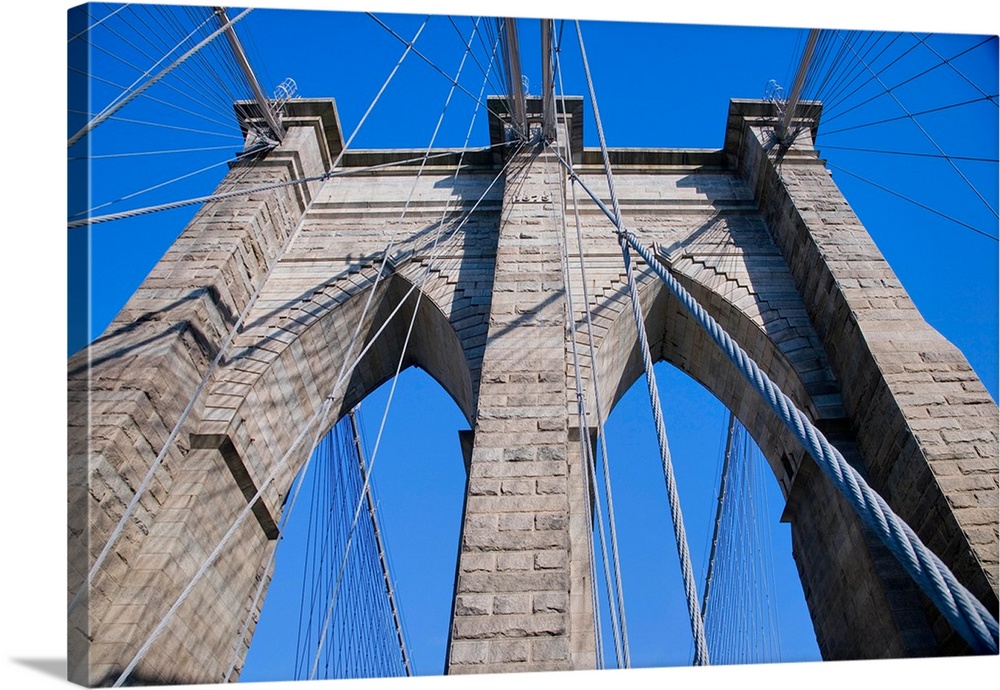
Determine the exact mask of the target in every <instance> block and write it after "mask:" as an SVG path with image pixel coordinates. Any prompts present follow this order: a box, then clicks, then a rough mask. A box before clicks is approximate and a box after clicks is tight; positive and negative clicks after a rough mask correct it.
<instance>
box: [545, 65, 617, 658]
mask: <svg viewBox="0 0 1000 690" xmlns="http://www.w3.org/2000/svg"><path fill="white" fill-rule="evenodd" d="M556 68H557V73H558V75H559V89H560V94H561V95H563V94H564V93H565V92H564V89H563V80H562V65H561V63H560V61H559V56H558V53H557V54H556ZM563 97H565V96H564V95H563ZM572 160H573V159H572V156H569V157H568V161H569V169H570V172H572V170H573V164H572ZM570 191H571V194H572V196H573V216H574V220H575V226H576V242H577V255H578V257H579V264H580V277H581V282H582V284H583V305H584V315H585V316H586V320H587V344H588V347H589V351H590V371H591V379H592V383H593V386H594V403H595V412H596V413H597V438H598V441H599V443H600V447H601V453H600V458H601V472H602V474H603V476H604V493H605V496H606V500H607V502H608V526H609V529H610V537H611V558H612V563H613V564H614V574H615V593H616V599H617V606H618V611H619V613H618V616H619V619H620V621H621V636H622V646H623V648H624V660H625V668H630V667H631V664H632V662H631V654H630V650H629V644H628V624H627V622H626V617H625V598H624V589H623V586H622V575H621V560H620V558H619V556H618V533H617V521H616V520H615V507H614V497H613V492H612V490H611V472H610V455H609V454H608V445H607V434H606V433H605V430H604V425H605V420H606V419H607V416H606V415H605V413H604V403H603V400H602V396H601V385H600V374H599V370H598V365H597V345H596V340H597V338H596V336H595V335H594V322H593V317H592V314H591V310H590V290H589V288H588V287H587V285H588V283H589V279H588V277H587V266H586V261H585V259H584V256H585V253H584V243H583V229H582V227H581V222H580V210H579V204H578V200H577V196H576V182H575V180H573V181H572V185H571V187H570Z"/></svg>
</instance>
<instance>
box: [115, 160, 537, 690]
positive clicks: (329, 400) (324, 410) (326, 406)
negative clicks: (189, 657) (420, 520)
mask: <svg viewBox="0 0 1000 690" xmlns="http://www.w3.org/2000/svg"><path fill="white" fill-rule="evenodd" d="M518 150H520V149H518ZM512 159H513V156H512ZM508 166H509V161H508V163H506V164H504V166H503V168H501V170H500V171H499V172H498V173H497V175H496V177H494V178H493V181H492V182H491V183H490V184H489V186H488V187H487V188H486V189H485V190H484V191H483V193H482V195H481V196H480V197H479V199H478V200H477V201H476V203H475V204H474V205H473V207H472V208H471V209H470V210H469V213H468V214H467V215H466V217H465V219H464V220H463V222H462V223H460V224H459V225H458V226H456V228H455V229H454V230H453V231H452V232H451V233H449V235H448V238H447V239H450V238H451V237H452V236H454V234H455V233H456V232H457V231H458V230H459V229H461V227H463V226H464V224H465V222H467V221H468V219H469V218H471V217H472V214H473V213H475V211H476V209H477V208H478V207H479V204H480V203H481V202H482V200H483V199H484V198H485V197H486V195H487V194H488V193H489V192H490V190H492V188H493V186H494V185H495V184H496V182H497V181H498V180H499V179H501V178H502V177H503V175H504V174H505V172H506V170H507V167H508ZM441 249H443V246H442V247H441V248H439V249H438V252H440V251H441ZM436 259H437V253H435V254H433V255H432V256H431V258H430V260H429V261H428V263H427V265H426V266H424V268H423V270H422V273H421V277H420V278H419V279H418V280H416V281H414V287H411V289H410V291H408V292H407V293H406V295H405V296H404V297H403V298H402V299H401V300H400V302H399V304H398V305H397V307H396V309H395V310H394V311H393V312H392V314H390V316H389V317H388V318H387V319H386V322H385V323H384V324H383V325H382V328H380V329H379V331H378V332H377V333H376V335H375V336H373V337H372V339H371V340H370V341H369V343H368V344H367V345H366V346H365V348H364V349H363V350H362V352H361V353H360V354H359V355H358V357H357V358H356V359H355V360H354V362H353V363H352V364H351V366H350V368H349V370H348V371H345V372H344V374H343V375H342V376H341V377H340V379H339V380H338V381H337V383H336V384H335V385H334V387H333V390H332V391H331V392H330V394H329V395H328V396H327V397H326V398H325V399H324V401H323V404H322V405H321V407H320V409H319V410H317V411H316V413H315V414H314V415H313V416H312V417H311V418H310V419H309V420H307V421H306V423H305V425H304V426H303V428H302V430H301V431H300V432H299V434H298V436H296V437H295V439H294V440H293V441H292V445H291V446H290V447H289V449H288V450H287V451H286V452H285V454H284V455H283V456H282V457H281V459H280V460H279V461H278V463H277V464H276V465H275V466H274V468H273V469H272V470H271V472H270V474H268V476H267V477H266V478H265V480H264V482H263V483H262V484H261V486H260V488H259V489H258V490H257V493H256V494H254V496H253V497H251V498H250V499H249V500H248V501H247V505H246V507H244V508H243V510H242V511H241V512H240V514H239V515H238V516H237V518H236V520H235V521H234V523H233V525H232V527H231V528H230V529H229V531H228V532H226V534H225V535H223V537H222V540H221V541H220V542H219V544H218V545H217V546H216V547H215V549H214V550H213V551H212V552H211V553H210V554H209V556H208V557H207V558H206V559H205V561H204V562H203V563H202V565H201V567H200V568H199V569H198V571H197V572H196V573H195V574H194V576H193V577H192V578H191V580H190V581H189V582H188V584H187V586H186V587H185V588H184V590H183V591H182V592H181V593H180V595H179V596H178V597H177V599H176V600H175V601H174V604H173V605H172V606H171V607H170V609H169V610H168V611H167V613H166V614H165V615H164V617H163V618H162V619H161V620H160V622H159V624H157V626H156V627H155V628H154V629H153V631H152V632H151V633H150V635H149V636H148V637H147V638H146V641H145V642H144V643H143V645H142V646H141V647H140V648H139V650H138V651H137V652H136V654H135V656H134V657H133V658H132V660H131V661H130V662H129V664H128V666H127V667H126V668H125V670H124V671H123V672H122V674H121V676H119V678H118V681H117V682H116V683H115V686H116V687H118V686H120V685H121V684H122V683H123V682H124V681H125V679H126V678H127V677H128V675H129V674H131V672H132V670H134V668H135V666H136V664H138V662H139V661H140V660H141V658H142V657H143V656H145V654H146V652H148V651H149V649H150V647H151V646H152V644H153V642H154V641H155V640H156V638H157V637H159V635H160V634H161V633H162V632H163V630H164V629H165V628H166V626H167V624H168V623H169V622H170V619H171V618H172V617H173V616H174V614H175V613H176V612H177V609H178V608H180V606H181V604H183V603H184V601H185V600H186V599H187V598H188V596H189V595H190V594H191V591H192V590H193V589H194V587H195V585H197V583H198V582H200V581H201V578H202V577H203V576H204V575H205V573H206V572H207V571H208V568H209V567H210V566H211V564H212V563H213V562H215V559H216V558H218V556H219V554H220V553H221V551H222V549H223V547H224V546H225V545H226V543H228V541H229V539H231V538H232V535H233V534H234V533H235V532H236V530H237V529H238V527H239V525H240V524H241V523H242V522H243V520H245V519H246V516H247V515H249V514H250V512H251V511H252V509H253V506H254V505H256V503H257V501H258V500H260V497H261V496H262V495H263V493H264V491H265V490H266V489H267V488H268V487H269V486H270V484H271V482H272V481H273V480H274V478H275V477H276V476H277V475H278V473H279V472H280V471H282V470H283V469H284V467H285V465H286V464H287V463H288V461H289V459H290V458H291V456H292V455H293V453H295V452H296V451H297V450H298V448H299V446H300V444H301V443H302V441H303V440H304V439H305V437H306V435H307V434H308V432H309V431H310V429H312V428H313V427H314V426H315V425H316V423H317V422H318V421H322V420H323V419H325V418H326V415H327V414H328V413H329V411H330V409H331V407H332V406H333V403H334V399H335V396H336V394H337V392H338V391H339V389H340V386H341V384H342V383H343V382H344V381H345V380H346V379H347V377H348V376H350V375H351V373H352V372H353V370H354V367H355V366H356V365H357V363H358V362H360V361H361V358H362V357H364V355H365V354H366V353H367V352H368V350H369V349H370V348H371V347H372V346H373V345H374V344H375V340H376V338H377V337H378V334H380V333H381V332H382V331H383V330H384V329H385V327H386V326H387V325H388V323H389V319H391V318H392V316H393V315H394V314H395V313H396V312H397V311H398V310H399V308H400V307H401V306H402V305H403V304H404V303H405V301H406V298H407V297H408V296H409V294H410V293H411V292H412V291H413V289H414V288H415V287H416V286H418V285H420V284H422V283H423V280H424V279H426V276H427V275H429V273H430V268H431V266H432V265H433V264H434V262H435V260H436ZM319 428H320V429H322V427H319ZM319 438H320V433H319V431H317V434H316V437H315V438H314V440H313V444H312V448H315V446H316V443H317V442H318V441H319ZM310 455H311V452H310ZM306 462H307V463H308V459H307V460H306ZM370 472H371V467H370V466H369V474H370Z"/></svg>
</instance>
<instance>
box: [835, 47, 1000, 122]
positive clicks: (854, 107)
mask: <svg viewBox="0 0 1000 690" xmlns="http://www.w3.org/2000/svg"><path fill="white" fill-rule="evenodd" d="M990 40H992V39H991V38H987V39H985V40H983V41H980V42H979V43H977V44H975V45H973V46H969V47H968V48H966V49H965V50H962V51H960V52H958V53H955V54H954V55H952V56H951V57H950V58H948V59H950V60H955V59H956V58H959V57H961V56H962V55H965V54H966V53H971V52H972V51H973V50H975V49H976V48H978V47H979V46H981V45H984V44H985V43H988V42H989V41H990ZM918 45H919V44H918V43H915V44H913V45H912V46H910V48H909V49H908V50H906V51H905V52H904V53H902V55H900V56H899V57H897V58H896V60H894V61H893V62H892V63H890V65H887V66H886V67H883V68H882V69H880V70H879V71H878V72H877V73H874V74H873V76H871V77H869V78H868V79H867V80H865V82H864V83H863V84H862V85H861V86H859V87H858V88H857V89H855V90H854V91H852V92H851V93H850V94H848V95H847V96H845V99H846V98H848V97H850V96H852V95H854V94H855V93H857V92H858V90H860V89H861V88H862V87H863V86H865V85H867V84H870V83H871V82H872V81H875V80H878V81H879V83H880V84H881V79H879V75H881V74H883V73H884V72H885V71H886V70H887V69H888V67H889V66H891V65H892V64H894V63H895V62H897V61H898V60H899V59H900V58H901V57H902V56H903V55H906V54H907V53H909V52H910V51H912V50H913V49H914V48H916V47H917V46H918ZM943 66H944V62H939V63H937V64H935V65H932V66H931V67H928V68H927V69H925V70H924V71H922V72H919V73H917V74H914V75H913V76H911V77H909V78H907V79H904V80H903V81H901V82H899V83H897V84H893V85H892V86H891V87H886V86H885V85H882V88H883V89H884V91H883V92H879V93H877V94H875V95H874V96H871V97H869V98H866V99H865V100H863V101H861V102H859V103H855V104H854V105H852V106H851V107H850V108H847V109H846V110H842V111H841V112H839V113H837V114H836V115H831V116H829V117H826V118H825V120H826V122H827V124H829V123H830V122H831V121H832V120H836V119H837V118H838V117H843V116H844V115H847V114H848V113H850V112H852V111H854V110H857V109H858V108H860V107H861V106H863V105H866V104H867V103H870V102H872V101H874V100H875V99H877V98H881V97H882V96H884V95H886V93H889V94H891V93H892V92H893V91H894V90H896V89H898V88H899V87H901V86H905V85H906V84H909V83H911V82H913V81H916V80H917V79H919V78H920V77H923V76H926V75H928V74H930V73H931V72H933V71H934V70H936V69H938V68H940V67H943ZM865 67H866V68H868V71H869V72H871V71H872V70H871V68H870V67H868V66H867V65H865Z"/></svg>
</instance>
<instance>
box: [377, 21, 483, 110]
mask: <svg viewBox="0 0 1000 690" xmlns="http://www.w3.org/2000/svg"><path fill="white" fill-rule="evenodd" d="M365 14H367V15H368V16H369V17H371V18H372V19H373V20H375V23H377V24H378V25H379V26H381V27H382V28H383V29H385V30H386V31H388V32H389V33H390V34H391V35H392V36H393V38H395V39H396V40H399V41H404V42H405V40H406V39H404V38H403V37H402V36H400V35H399V34H398V33H396V32H395V31H393V29H392V27H390V26H389V25H387V24H386V23H385V22H383V21H382V20H381V19H379V18H378V17H376V16H375V15H374V14H372V13H371V12H366V13H365ZM413 54H414V55H416V56H417V57H418V58H420V59H421V60H423V61H424V62H426V63H427V64H428V65H430V66H431V67H432V68H433V69H434V70H435V71H436V72H438V74H440V75H441V76H442V77H444V78H445V79H447V80H448V81H449V82H450V83H451V84H453V85H454V86H455V87H457V88H458V90H459V91H461V92H462V93H464V94H465V95H466V96H468V97H469V98H471V99H473V100H475V101H476V102H477V103H480V105H485V104H483V103H481V100H482V97H479V98H477V97H476V96H474V95H473V93H472V92H471V91H469V90H468V89H467V88H465V87H464V86H462V85H461V84H459V83H458V82H457V81H455V80H454V79H452V77H450V76H448V73H447V72H445V71H444V70H443V69H441V68H440V67H439V66H438V65H437V63H435V62H434V61H433V60H431V59H430V58H428V57H427V56H426V55H424V54H423V53H421V52H420V51H419V50H416V49H414V50H413ZM486 109H487V110H488V111H489V112H490V113H491V114H492V115H493V116H494V117H496V118H499V117H500V115H499V114H498V113H496V112H494V111H492V110H490V109H489V107H487V108H486Z"/></svg>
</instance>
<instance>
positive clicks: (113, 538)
mask: <svg viewBox="0 0 1000 690" xmlns="http://www.w3.org/2000/svg"><path fill="white" fill-rule="evenodd" d="M239 16H243V15H242V14H241V15H239ZM234 21H235V20H234ZM426 24H427V20H424V23H423V24H421V25H420V29H419V30H418V31H417V34H416V36H414V39H413V40H414V41H416V38H417V36H419V35H420V32H421V31H423V28H424V26H426ZM408 54H409V49H407V50H405V51H404V52H403V55H402V56H401V57H400V59H399V61H398V62H397V63H396V66H395V67H394V68H393V69H392V71H391V72H390V73H389V76H388V77H387V78H386V81H385V83H384V84H383V85H382V88H381V89H380V90H379V92H378V94H377V95H376V96H375V99H374V100H373V101H372V104H371V105H370V106H369V107H368V110H367V111H366V112H365V115H364V116H363V117H362V118H361V120H360V121H359V122H358V124H357V126H356V127H355V129H354V132H353V133H352V134H351V137H350V139H349V140H348V144H345V145H344V150H343V151H341V153H340V155H339V156H338V157H337V160H336V162H335V163H334V165H336V164H337V163H339V162H340V160H341V158H342V157H343V155H344V151H346V150H347V146H348V145H349V144H350V141H352V140H353V139H354V137H355V136H356V135H357V133H358V130H360V129H361V126H362V125H363V124H364V122H365V120H366V119H367V117H368V114H369V113H371V111H372V108H374V106H375V103H376V102H377V101H378V99H379V98H380V97H381V95H382V93H383V92H384V91H385V88H386V86H388V84H389V82H390V81H391V80H392V78H393V76H395V74H396V72H397V71H398V69H399V66H400V64H402V61H403V60H404V59H405V58H406V56H407V55H408ZM315 200H316V197H313V198H312V199H310V201H309V204H308V205H307V206H306V208H305V209H304V210H303V212H302V216H301V218H300V219H299V221H298V223H297V224H296V226H295V229H294V230H293V231H292V232H291V233H290V234H289V236H288V239H287V240H285V243H284V244H283V245H282V246H281V249H280V250H279V251H278V253H277V254H276V255H275V257H274V260H273V261H272V263H271V265H270V266H269V267H268V269H267V272H266V273H265V274H264V278H263V279H262V280H261V282H260V284H259V285H258V286H257V288H256V290H255V291H254V293H253V295H251V296H250V300H249V301H248V302H247V305H246V307H245V308H244V309H243V311H242V313H241V314H240V317H239V319H237V321H236V323H235V324H233V327H232V328H231V329H230V331H229V334H228V335H227V336H226V339H225V340H224V341H223V343H222V345H221V346H220V347H219V351H218V353H217V354H216V355H215V358H214V359H213V360H212V363H211V364H210V365H209V367H208V369H207V370H206V371H205V373H204V375H203V376H202V378H201V381H200V382H199V384H198V386H197V388H195V391H194V393H193V394H192V396H191V398H190V400H189V401H188V404H187V406H185V408H184V410H183V411H182V412H181V415H180V417H179V418H178V419H177V422H175V424H174V427H173V429H172V430H171V432H170V434H169V435H168V436H167V439H166V440H165V441H164V443H163V447H162V448H161V449H160V452H159V454H157V456H156V458H155V459H154V460H153V463H152V464H151V465H150V467H149V470H148V471H147V472H146V476H145V477H144V478H143V481H142V483H141V484H140V485H139V487H138V488H136V490H135V493H134V495H133V496H132V499H131V500H130V501H129V504H128V505H127V506H126V508H125V512H123V513H122V515H121V517H120V518H119V520H118V524H117V525H116V526H115V529H114V530H113V531H112V533H111V535H110V536H109V538H108V541H107V542H106V543H105V545H104V548H103V549H102V550H101V553H100V554H98V557H97V559H96V560H95V561H94V564H93V565H92V566H91V567H90V570H89V571H88V573H87V580H86V582H85V583H84V585H83V586H82V587H81V589H80V591H79V592H77V594H76V596H75V597H74V598H73V601H72V602H70V605H69V611H68V613H69V614H72V612H73V610H74V609H75V608H76V606H77V605H78V604H79V603H80V601H81V600H82V598H83V596H84V594H85V593H86V592H87V591H89V589H90V586H91V583H93V581H94V577H95V575H96V574H97V571H98V570H99V569H100V567H101V565H102V564H103V563H104V560H105V559H106V558H107V556H108V553H109V552H110V551H111V547H112V546H113V545H114V544H115V542H117V540H118V538H119V537H120V536H121V533H122V531H123V530H124V527H125V524H126V523H127V522H128V520H129V518H130V517H131V516H132V513H133V512H134V511H135V509H136V507H137V506H138V504H139V500H140V499H141V498H142V496H143V494H144V493H145V492H146V490H147V489H148V488H149V485H150V483H151V482H152V480H153V475H154V474H155V472H156V470H157V469H158V468H159V467H160V465H162V464H163V461H164V458H165V457H166V455H167V451H168V450H169V449H170V447H171V445H172V444H173V442H174V440H175V439H176V438H177V435H178V434H179V433H180V429H181V426H182V425H183V424H184V422H185V421H186V420H187V418H188V415H190V413H191V411H192V410H193V409H194V405H195V402H196V401H197V400H198V397H199V396H200V395H201V393H202V391H204V389H205V387H206V386H207V385H208V381H209V379H210V378H211V376H212V374H214V373H215V370H216V369H217V368H218V366H219V362H220V361H221V360H222V358H223V356H224V355H225V354H226V351H227V350H228V348H229V345H230V344H231V343H232V341H233V338H234V337H235V336H236V333H237V332H238V331H239V329H240V328H241V327H242V325H243V322H244V321H245V319H246V317H247V316H248V315H249V314H250V311H251V310H252V309H253V307H254V306H255V305H256V303H257V299H258V298H259V297H260V294H261V292H262V291H263V289H264V286H265V285H267V283H268V281H269V279H270V277H271V274H272V273H273V272H274V270H275V268H276V267H277V266H278V264H279V263H280V261H281V258H282V257H283V256H284V255H285V252H286V251H287V250H288V249H289V247H291V245H292V243H293V242H294V241H295V239H296V238H297V237H298V234H299V231H300V230H301V229H302V227H303V225H304V223H305V219H306V216H307V215H308V212H309V209H310V208H311V207H312V204H313V203H315ZM383 261H384V257H383Z"/></svg>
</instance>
